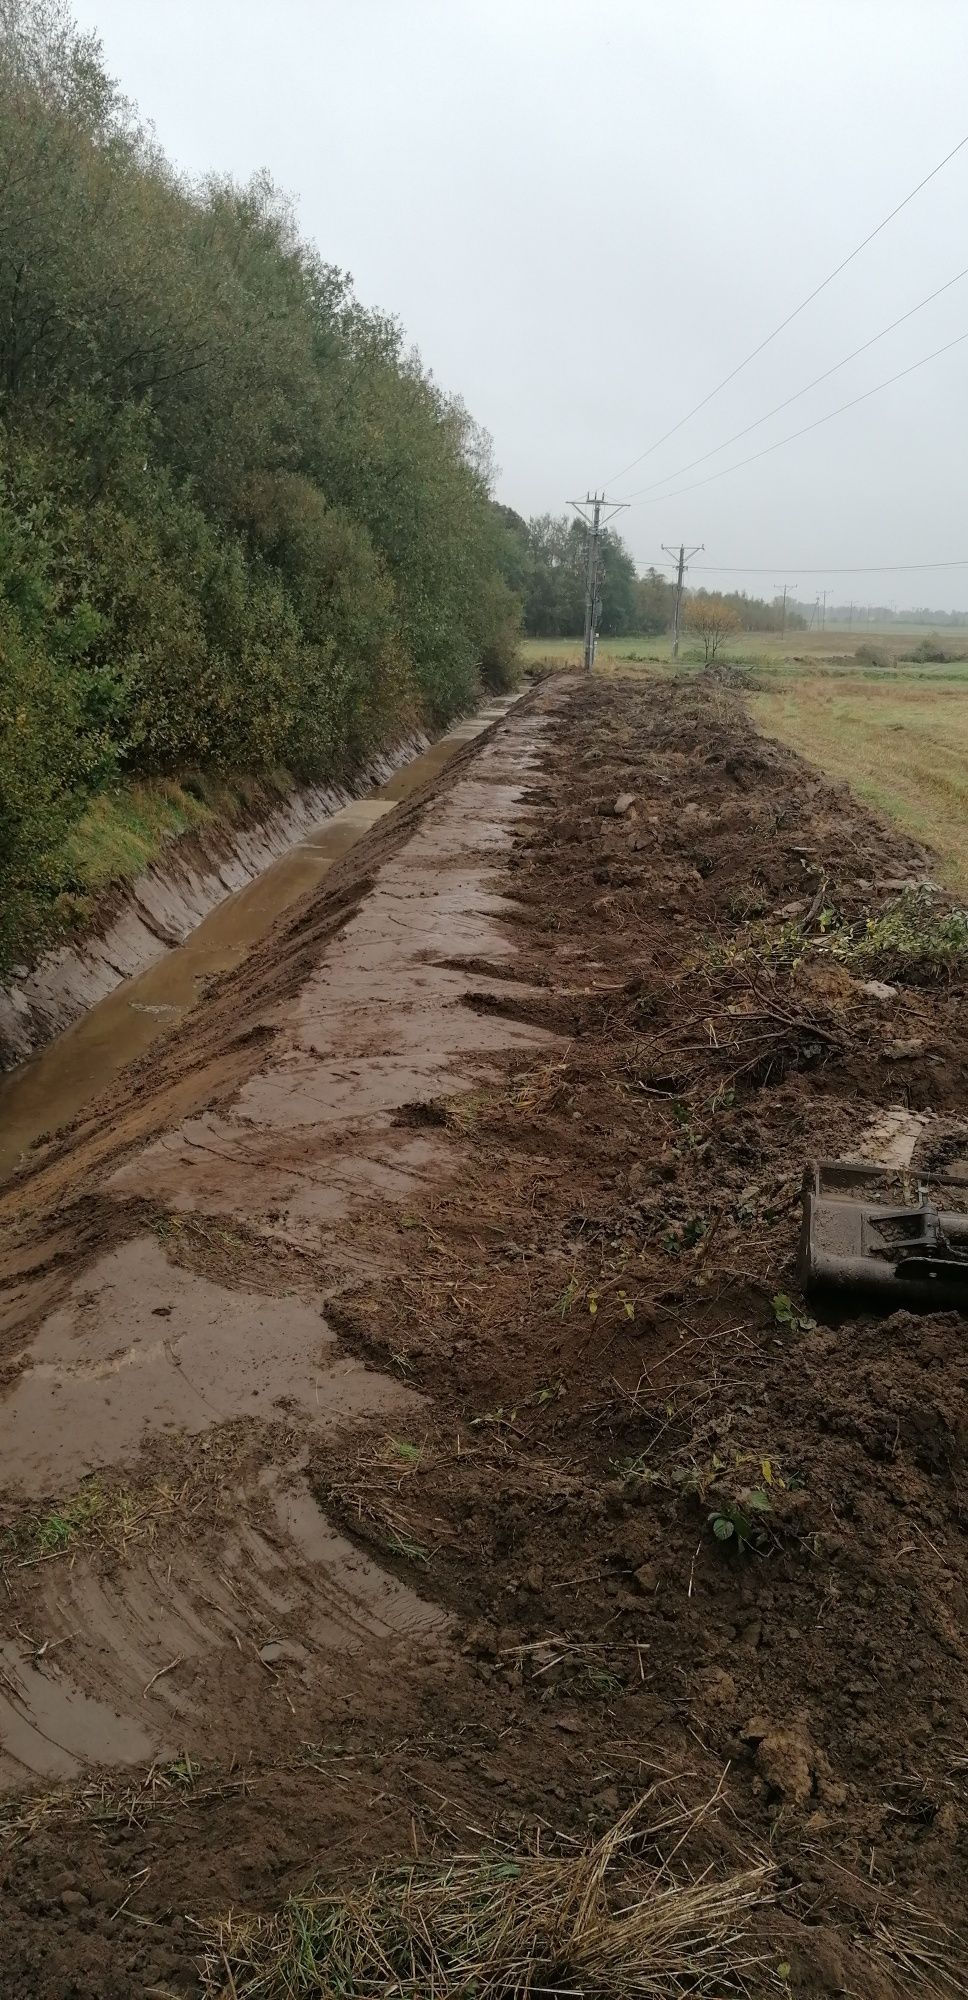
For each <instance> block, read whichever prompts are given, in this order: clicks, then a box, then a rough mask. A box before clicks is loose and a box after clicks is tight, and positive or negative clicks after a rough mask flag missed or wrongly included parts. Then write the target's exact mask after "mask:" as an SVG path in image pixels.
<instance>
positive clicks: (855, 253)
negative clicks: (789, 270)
mask: <svg viewBox="0 0 968 2000" xmlns="http://www.w3.org/2000/svg"><path fill="white" fill-rule="evenodd" d="M964 146H968V132H966V133H965V136H964V138H963V139H959V141H958V144H957V146H952V148H951V151H950V153H946V154H945V156H944V159H943V160H939V161H938V164H937V166H936V167H932V169H931V172H930V173H929V174H925V176H924V179H923V181H919V182H918V184H917V187H913V188H912V189H911V192H910V194H906V195H905V197H904V200H903V201H899V202H898V204H897V207H896V208H892V209H891V212H890V214H889V215H885V217H884V220H883V222H879V223H878V225H877V228H876V229H872V230H871V232H870V234H869V235H868V236H865V237H864V240H863V242H862V243H858V244H857V247H856V249H854V250H851V252H850V254H849V256H847V257H845V258H844V259H843V260H842V262H841V263H839V264H838V265H837V266H836V268H835V269H834V270H833V271H831V272H829V274H828V276H827V277H826V278H824V279H822V281H821V283H820V284H819V285H815V286H814V289H813V291H812V292H808V294H807V297H806V298H805V299H802V300H801V301H800V304H799V305H798V306H795V307H794V309H793V311H792V312H791V313H788V314H787V316H786V319H781V321H780V324H779V326H775V327H774V328H773V331H772V333H768V334H767V336H766V339H765V340H761V341H760V344H759V346H758V347H754V348H753V350H752V353H750V354H747V356H746V358H745V360H743V361H740V362H738V363H737V365H736V367H735V368H733V369H731V370H730V372H729V374H728V375H724V376H723V379H722V381H721V382H717V384H716V387H715V389H710V391H709V394H708V396H704V397H703V398H702V401H701V402H699V403H695V404H694V405H693V407H692V409H691V410H688V411H687V412H686V415H685V416H684V417H680V418H679V421H678V423H676V424H673V425H672V428H671V429H670V430H667V431H663V433H662V436H661V437H659V438H656V440H655V442H654V444H650V445H646V448H645V450H644V451H640V452H639V455H638V458H632V459H630V460H629V462H628V464H627V465H623V467H622V469H621V471H620V472H613V474H612V476H611V478H610V480H609V482H608V484H609V485H610V486H614V485H615V483H616V482H617V481H618V480H619V479H624V477H625V474H626V473H627V472H631V471H633V469H634V468H635V466H637V465H641V463H642V460H643V459H644V458H648V457H650V455H651V453H652V452H654V451H658V449H659V446H660V444H665V442H666V439H667V438H671V437H674V436H675V433H676V431H681V430H682V427H683V425H684V424H687V423H689V421H690V419H691V418H692V417H695V416H698V414H699V411H700V410H704V409H705V407H706V404H707V403H711V402H712V400H713V397H714V396H718V395H719V394H720V391H721V390H723V389H725V388H726V387H727V385H728V383H730V382H733V381H735V379H736V377H737V375H741V374H742V372H743V369H744V368H748V367H749V364H750V362H751V361H755V360H756V357H757V355H758V354H762V352H763V349H764V348H765V347H769V345H770V342H771V341H773V340H776V338H777V335H778V334H781V333H782V332H783V331H784V329H785V328H786V327H788V326H790V325H791V324H792V322H793V321H794V320H795V319H798V318H799V316H800V314H801V313H802V312H805V311H806V308H807V306H809V305H812V304H813V301H814V299H816V298H819V297H820V294H821V292H825V291H826V289H827V286H828V285H832V284H833V281H834V279H835V278H839V276H840V273H841V271H846V269H847V266H848V264H852V263H853V261H854V258H855V257H859V256H860V253H861V251H862V250H866V248H867V245H868V243H873V241H874V238H875V236H879V235H880V233H881V230H882V229H886V228H887V225H888V223H889V222H893V221H894V217H895V216H896V215H900V213H901V210H902V208H907V205H908V203H909V202H911V201H913V200H914V197H915V195H918V194H920V193H921V190H922V188H926V187H927V185H928V182H929V181H933V180H934V177H935V175H936V174H940V172H941V169H942V167H946V166H947V165H948V163H949V161H950V160H953V159H954V157H955V154H956V153H960V152H961V150H962V148H963V147H964Z"/></svg>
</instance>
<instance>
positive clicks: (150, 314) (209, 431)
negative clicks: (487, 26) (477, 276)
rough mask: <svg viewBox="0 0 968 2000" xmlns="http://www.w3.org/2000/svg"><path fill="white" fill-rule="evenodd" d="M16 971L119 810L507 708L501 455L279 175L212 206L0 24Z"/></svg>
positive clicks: (98, 94) (35, 40)
mask: <svg viewBox="0 0 968 2000" xmlns="http://www.w3.org/2000/svg"><path fill="white" fill-rule="evenodd" d="M0 189H2V199H0V966H2V964H3V963H4V962H9V960H10V957H11V955H12V954H14V953H16V951H17V950H19V949H20V948H21V947H22V945H23V943H24V941H31V940H34V939H35V938H36V936H37V934H38V931H39V929H40V928H41V927H42V924H43V921H44V917H45V914H46V913H48V912H49V910H50V907H51V905H52V902H53V900H54V899H55V898H56V896H57V894H58V891H59V890H60V889H63V888H65V887H67V888H69V887H70V883H69V881H66V880H65V877H64V862H63V843H64V839H65V836H66V834H67V832H68V831H69V829H70V827H71V826H72V824H73V823H74V822H75V821H76V819H77V817H78V815H79V814H80V812H81V811H82V810H83V808H84V806H85V804H86V802H87V801H89V799H90V798H91V795H92V793H94V792H96V791H97V790H98V789H99V788H104V787H106V786H113V785H117V784H118V783H119V782H121V780H122V779H127V778H130V777H131V776H138V775H141V774H151V773H170V772H176V771H180V772H183V771H185V770H186V769H188V770H191V769H192V768H198V767H216V768H225V769H232V770H245V771H259V770H267V769H270V768H273V767H280V766H281V767H285V768H286V769H288V770H290V771H293V772H296V773H299V774H306V775H309V774H312V775H317V774H321V773H326V772H336V771H338V770H339V769H341V768H342V767H344V766H345V765H347V764H348V763H350V762H352V761H353V760H355V759H357V758H359V757H360V756H361V755H362V754H363V753H364V752H365V751H366V750H367V749H368V748H369V747H371V746H373V745H375V744H377V743H379V742H385V741H387V740H388V738H389V737H390V736H391V735H392V734H393V733H394V731H396V730H399V728H400V727H401V726H402V724H403V723H404V722H405V721H406V720H407V719H408V718H415V717H417V716H422V717H427V718H429V719H431V720H433V721H436V722H440V721H442V720H443V719H445V718H446V717H448V716H450V715H452V714H453V713H455V712H456V711H458V710H460V709H462V708H465V707H466V706H467V705H468V704H469V703H470V702H471V701H472V700H473V699H474V696H475V690H477V689H479V687H480V684H481V679H482V678H483V680H484V681H485V682H487V683H488V684H490V685H504V684H506V682H507V680H508V677H509V675H510V673H511V671H512V667H513V659H514V650H515V645H516V637H517V630H518V624H519V612H518V606H517V602H516V600H515V598H514V596H513V594H512V590H511V589H510V588H509V584H508V582H507V581H506V580H505V575H504V573H503V572H504V571H506V569H507V566H508V565H507V559H506V558H507V549H506V541H507V538H506V534H505V531H504V528H503V526H502V524H501V521H500V517H499V515H498V514H497V512H496V510H495V508H494V505H493V503H492V501H491V499H490V486H491V475H492V467H491V463H490V455H489V444H488V440H487V438H486V436H484V435H483V434H482V433H481V432H480V431H479V430H478V428H477V427H476V426H475V424H474V423H473V422H472V420H471V418H470V416H469V415H468V413H467V411H466V410H465V409H464V407H463V405H462V404H461V403H460V402H459V401H456V400H455V399H453V398H452V397H448V396H446V395H445V394H443V393H442V391H441V390H440V389H439V388H438V387H437V386H436V384H435V383H434V381H433V380H432V378H431V377H430V376H429V375H428V374H427V373H426V372H425V370H424V369H423V368H422V366H421V364H420V361H419V358H418V357H417V356H416V355H415V354H414V353H413V352H411V351H408V349H407V348H406V347H405V345H404V342H403V337H402V334H401V331H400V328H399V326H398V325H397V324H396V322H395V321H394V320H392V319H389V318H386V317H384V316H383V315H381V314H379V313H375V312H370V311H367V310H365V309H364V308H363V307H362V306H361V305H360V304H359V303H358V302H357V301H356V299H355V298H354V296H353V293H352V290H351V288H350V282H349V280H348V278H347V277H346V276H345V275H344V274H343V273H342V272H340V271H338V270H336V269H334V268H333V267H332V266H331V265H328V264H326V263H324V262H323V261H322V259H321V258H320V257H319V256H318V255H317V253H316V251H315V250H314V249H313V248H312V247H311V246H310V245H308V244H306V243H305V242H303V241H301V239H300V237H299V235H298V233H297V231H296V228H295V226H294V223H293V219H292V216H291V214H290V212H289V210H288V208H287V206H286V203H285V202H284V201H283V200H282V199H281V198H280V197H279V196H278V195H277V193H276V192H275V190H274V189H273V187H272V186H271V185H270V183H269V182H268V181H267V180H263V179H259V180H257V181H255V182H253V183H252V184H251V185H249V186H246V187H238V186H236V185H234V184H233V183H231V182H230V181H226V180H221V179H212V180H209V181H206V182H204V183H200V184H197V185H194V186H188V185H187V184H186V183H185V182H184V181H183V180H181V179H180V178H179V177H178V175H176V173H175V172H174V171H173V169H172V168H171V167H170V166H169V165H168V163H167V162H166V160H165V159H164V158H163V156H162V155H161V153H160V152H159V150H158V148H157V146H156V144H155V143H154V141H153V139H152V137H151V135H150V134H149V133H148V132H146V131H145V130H144V129H143V128H142V126H141V125H140V124H139V122H138V120H137V117H136V116H135V114H134V112H133V110H132V109H131V107H130V106H129V105H128V104H127V103H126V102H125V101H124V100H123V99H122V98H121V97H120V96H119V94H118V92H117V90H116V88H115V86H114V85H113V83H112V82H111V81H110V79H109V78H108V76H107V75H106V74H105V71H104V67H103V64H102V60H101V54H100V48H99V44H98V43H97V41H96V40H95V39H93V38H91V37H88V36H85V35H82V34H80V33H79V32H78V31H77V30H76V29H75V28H74V26H73V25H72V23H71V21H70V18H69V16H68V15H67V14H66V13H65V12H64V11H62V9H61V6H60V4H59V0H0Z"/></svg>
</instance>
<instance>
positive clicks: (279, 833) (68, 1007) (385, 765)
mask: <svg viewBox="0 0 968 2000" xmlns="http://www.w3.org/2000/svg"><path fill="white" fill-rule="evenodd" d="M429 742H430V739H429V737H427V736H425V735H424V734H423V733H422V732H418V733H415V734H414V735H412V736H408V737H405V738H403V739H402V741H401V742H399V743H398V744H396V745H395V746H394V747H393V749H391V750H389V751H387V752H385V753H383V754H381V755H380V756H377V757H373V758H371V759H370V760H369V762H368V763H367V764H365V765H364V766H363V768H362V769H361V770H360V771H359V772H358V773H357V774H356V776H355V777H353V778H351V779H350V780H349V781H348V782H347V783H346V784H341V785H302V786H300V787H299V788H298V790H296V791H294V792H293V793H292V794H291V796H290V797H289V798H288V799H286V800H285V802H284V803H283V804H282V805H280V806H279V807H278V809H277V810H276V811H275V812H272V813H270V814H269V815H268V817H266V818H263V819H258V818H257V819H254V820H251V821H249V822H248V823H247V824H242V825H239V826H234V827H230V826H225V825H219V826H213V827H211V828H205V829H203V830H201V831H198V830H196V831H193V832H191V833H188V834H184V835H183V836H182V837H181V838H180V839H175V840H172V841H171V842H170V843H169V844H168V846H167V847H166V848H165V850H164V853H163V855H162V858H161V859H160V860H159V861H158V862H157V863H156V864H155V865H154V866H153V867H152V868H149V869H146V871H145V873H144V874H143V875H139V876H137V877H136V879H135V880H134V881H133V882H131V883H129V884H127V885H125V886H124V887H113V888H111V889H110V890H109V891H108V892H107V893H106V895H105V897H104V898H103V899H102V902H101V905H100V907H99V910H98V913H97V914H96V916H95V918H94V920H93V923H92V926H91V928H90V929H89V930H88V931H86V932H85V933H84V934H83V935H82V936H80V937H74V938H73V939H72V940H71V942H70V943H67V944H60V945H57V946H54V947H52V948H51V949H50V950H48V951H45V952H43V953H42V955H41V957H40V958H39V959H38V960H37V962H36V964H34V965H32V966H22V967H18V968H16V974H17V976H16V977H14V978H11V979H10V980H8V981H7V982H6V984H4V985H0V1070H11V1069H14V1068H16V1066H17V1065H18V1064H19V1063H22V1062H25V1061H26V1060H27V1058H28V1057H30V1056H32V1055H34V1054H35V1053H36V1051H37V1050H38V1049H41V1048H43V1047H44V1046H45V1044H46V1043H47V1042H49V1041H51V1040H52V1039H53V1037H54V1036H55V1035H59V1034H61V1033H62V1032H63V1030H64V1029H65V1028H69V1027H70V1026H71V1024H72V1022H74V1021H77V1020H79V1019H80V1017H81V1016H82V1015H83V1014H86V1013H87V1012H88V1011H89V1009H90V1008H91V1007H94V1006H96V1005H97V1002H98V1001H99V1000H103V999H104V997H105V995H106V994H108V993H111V992H113V991H114V989H115V987H117V986H119V985H120V984H121V982H122V981H123V980H125V979H131V978H133V977H134V975H135V974H137V973H139V972H143V971H144V969H145V967H146V966H149V965H152V964H154V962H155V961H156V960H157V959H159V958H161V957H162V956H163V954H164V953H165V952H167V951H170V950H171V949H172V947H173V946H175V945H179V944H182V943H183V942H184V940H185V939H186V938H187V937H190V936H191V933H192V932H193V931H194V930H195V929H196V927H197V925H198V924H200V923H201V921H202V919H203V917H206V916H208V914H209V912H210V911H211V910H214V909H216V908H217V907H218V905H219V904H220V903H223V902H224V901H225V899H226V897H227V896H231V895H232V894H233V893H234V892H235V891H236V890H238V889H242V888H244V887H245V884H246V883H247V882H252V881H254V880H255V879H256V877H257V876H259V875H262V874H263V873H264V872H265V870H266V869H267V868H268V867H269V866H270V865H271V863H272V862H273V861H276V860H278V859H279V857H280V856H281V855H284V854H288V853H289V852H290V850H291V849H292V848H293V847H295V846H297V845H298V843H299V842H300V841H302V840H304V839H305V838H306V837H307V835H310V834H312V833H313V832H314V831H315V830H316V829H317V828H318V827H320V826H322V825H324V824H325V823H326V821H327V820H330V819H332V818H333V816H334V815H335V814H336V813H338V812H341V811H342V810H343V809H344V808H345V807H346V806H348V805H349V804H350V803H351V801H353V800H354V799H365V798H367V797H368V796H369V794H370V793H372V792H374V791H376V790H377V788H378V787H379V786H381V785H384V784H386V782H387V781H388V780H389V779H390V778H392V777H393V775H394V772H396V771H398V770H399V769H400V768H401V766H403V765H406V764H408V763H410V762H411V761H412V759H413V758H415V757H417V756H419V755H420V753H421V751H424V750H426V749H427V748H428V747H429Z"/></svg>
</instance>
